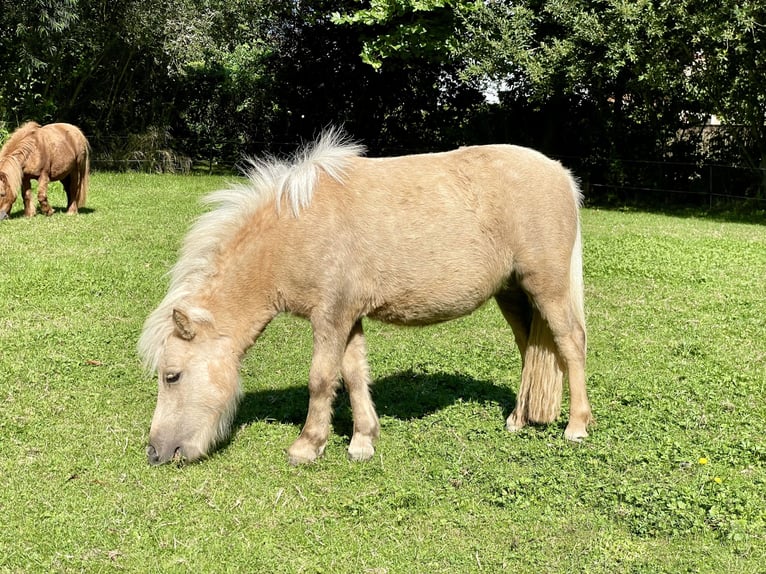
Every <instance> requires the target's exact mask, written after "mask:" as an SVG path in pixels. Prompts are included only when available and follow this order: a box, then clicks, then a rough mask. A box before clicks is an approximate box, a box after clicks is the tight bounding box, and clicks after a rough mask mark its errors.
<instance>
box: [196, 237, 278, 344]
mask: <svg viewBox="0 0 766 574" xmlns="http://www.w3.org/2000/svg"><path fill="white" fill-rule="evenodd" d="M261 239H262V238H260V237H258V238H256V240H254V241H244V242H242V241H240V242H231V245H232V246H226V245H224V246H222V249H221V252H222V253H223V252H225V251H226V250H227V249H228V252H229V254H228V255H223V254H222V255H221V256H220V257H219V260H218V261H217V262H216V263H215V265H216V267H217V269H216V272H215V273H214V274H213V275H212V276H211V278H210V280H209V281H208V282H207V283H206V285H205V287H204V288H203V290H202V306H203V307H205V308H207V309H208V310H209V311H210V312H211V313H212V314H213V317H214V318H215V324H216V328H217V329H218V330H219V331H220V332H222V333H225V334H226V336H228V337H230V338H232V339H233V340H234V341H236V344H237V346H239V347H240V349H239V350H240V351H242V352H244V351H246V350H247V349H248V348H249V347H250V346H251V345H252V344H253V343H254V342H255V341H256V339H257V338H258V337H259V336H260V334H261V333H262V332H263V330H264V329H265V328H266V326H267V325H268V324H269V323H270V322H271V320H272V319H273V318H274V317H275V316H276V315H277V313H278V312H279V308H278V305H277V289H276V286H275V284H274V280H273V274H272V271H271V258H270V253H269V250H268V249H267V248H266V247H265V245H264V244H267V243H268V242H267V241H262V240H261Z"/></svg>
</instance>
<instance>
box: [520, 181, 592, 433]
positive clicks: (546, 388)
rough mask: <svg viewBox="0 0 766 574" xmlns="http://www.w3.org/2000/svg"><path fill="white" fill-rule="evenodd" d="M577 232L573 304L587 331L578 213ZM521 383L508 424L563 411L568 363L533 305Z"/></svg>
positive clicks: (571, 283) (571, 272)
mask: <svg viewBox="0 0 766 574" xmlns="http://www.w3.org/2000/svg"><path fill="white" fill-rule="evenodd" d="M572 192H573V193H574V194H575V198H576V200H577V202H578V207H579V201H580V197H581V196H580V192H579V189H578V187H577V184H576V182H575V181H574V180H572ZM576 217H577V220H576V221H577V232H576V236H575V241H574V244H573V246H572V254H571V257H570V263H569V305H570V312H571V317H572V320H573V321H574V322H576V323H579V325H580V326H581V327H582V331H583V333H585V305H584V282H583V274H582V235H581V232H580V218H579V216H577V215H576ZM522 362H523V367H522V372H521V385H520V387H519V394H518V397H517V401H516V409H515V410H514V413H513V415H511V417H509V420H508V428H509V429H510V430H516V429H518V428H521V427H522V426H524V424H526V423H527V422H531V423H541V424H545V423H550V422H553V421H554V420H556V419H557V418H558V416H559V414H560V413H561V397H562V390H563V389H562V387H563V381H564V363H563V359H562V358H560V357H559V354H558V351H557V347H556V342H555V340H554V338H553V332H552V331H551V329H550V327H549V326H548V322H547V321H546V320H545V318H543V316H542V315H541V314H540V311H539V310H538V309H537V307H535V306H534V305H532V323H531V327H530V330H529V338H528V340H527V346H526V349H525V351H524V356H523V359H522Z"/></svg>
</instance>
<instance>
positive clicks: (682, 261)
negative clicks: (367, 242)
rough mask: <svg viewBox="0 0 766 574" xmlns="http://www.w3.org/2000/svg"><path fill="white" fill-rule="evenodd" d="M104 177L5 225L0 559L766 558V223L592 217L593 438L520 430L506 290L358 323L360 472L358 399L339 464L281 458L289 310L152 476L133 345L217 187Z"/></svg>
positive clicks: (594, 564)
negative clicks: (228, 414) (69, 205)
mask: <svg viewBox="0 0 766 574" xmlns="http://www.w3.org/2000/svg"><path fill="white" fill-rule="evenodd" d="M92 181H93V189H92V193H91V196H90V200H89V203H88V208H87V209H86V210H84V212H83V213H82V214H80V215H79V216H77V217H67V216H65V215H63V214H60V213H57V214H55V215H54V216H53V217H50V218H44V217H40V216H38V217H36V218H34V219H32V220H26V219H23V218H21V217H19V215H18V206H17V210H16V211H15V212H14V217H13V218H12V219H11V220H9V221H5V222H3V223H2V224H0V247H1V248H2V249H1V250H0V251H1V252H2V254H3V258H2V266H3V269H2V272H1V273H0V301H2V302H3V311H2V312H0V373H2V375H1V376H2V379H0V405H2V407H1V408H0V484H1V485H2V489H1V490H0V516H2V520H1V521H0V548H1V549H2V552H0V571H3V572H4V571H8V572H51V571H53V572H69V571H78V572H79V571H111V570H115V571H131V572H153V571H194V572H213V571H250V572H349V573H350V572H374V573H384V572H385V573H399V572H402V573H410V572H429V573H432V572H435V573H438V572H445V573H446V572H502V571H507V572H514V573H516V572H522V573H524V572H529V573H533V572H534V573H538V572H572V571H575V570H584V571H588V572H603V573H612V572H668V573H670V572H682V571H700V572H724V571H726V572H753V573H756V572H762V571H763V564H764V563H766V535H765V534H764V532H766V495H765V494H764V492H766V443H764V440H763V435H764V422H763V421H764V420H766V403H765V402H764V400H763V396H764V395H765V394H766V345H765V344H764V341H766V297H764V287H763V281H764V278H766V226H764V225H758V224H737V223H723V222H719V221H713V220H706V219H701V218H689V217H684V218H681V217H669V216H663V215H656V214H642V213H620V212H609V211H597V210H586V211H584V213H583V222H584V230H585V237H584V238H585V275H586V283H587V289H586V296H587V300H586V303H587V312H588V323H589V368H588V373H589V379H588V381H589V391H590V396H591V401H592V403H593V408H594V412H595V414H596V417H597V425H596V426H595V428H593V429H592V432H591V436H590V437H589V438H588V439H587V440H586V441H585V442H584V443H583V444H580V445H573V444H570V443H567V442H566V441H564V439H563V438H562V433H563V428H564V424H565V423H564V420H565V417H563V418H562V419H561V420H560V421H559V422H557V423H555V424H552V425H549V426H547V427H541V428H530V429H525V430H523V431H522V432H520V433H518V434H515V435H511V434H509V433H507V432H506V431H505V430H504V426H503V424H504V418H505V417H506V416H507V415H508V413H509V412H510V409H511V408H512V407H513V403H514V398H515V395H514V393H515V391H516V389H517V385H518V377H519V370H520V366H521V365H520V360H519V358H518V354H517V352H516V350H515V348H514V347H513V337H512V335H511V333H510V330H509V329H508V327H507V326H506V325H505V323H504V321H503V319H502V317H501V316H500V314H499V312H498V311H497V309H496V308H495V307H494V305H493V304H489V305H487V306H485V307H483V308H482V309H480V310H479V311H478V312H477V313H476V314H474V315H473V316H471V317H468V318H465V319H462V320H460V321H455V322H452V323H448V324H445V325H440V326H437V327H431V328H427V329H401V328H394V327H390V326H386V325H381V324H377V323H372V322H369V323H367V324H366V332H367V336H368V345H369V351H370V363H371V368H372V372H373V376H374V379H375V389H374V398H375V401H376V404H377V407H378V412H379V414H380V416H381V425H382V436H381V439H380V442H379V444H378V449H377V452H376V455H375V457H374V458H373V460H371V461H369V462H368V463H364V464H352V463H349V462H348V461H347V460H346V458H345V450H346V447H347V445H348V440H349V435H350V432H351V420H350V413H349V408H348V402H347V400H346V399H345V397H343V396H341V397H339V401H338V407H337V413H336V419H335V424H334V433H333V435H332V437H331V439H330V444H329V445H328V447H327V451H326V454H325V456H324V458H323V459H321V460H320V461H319V462H318V463H317V464H315V465H313V466H309V467H303V468H291V467H289V466H288V465H287V464H286V458H285V454H284V449H285V448H286V447H287V446H288V445H289V444H290V442H291V441H292V440H293V439H294V438H295V437H296V436H297V434H298V432H299V430H300V425H301V423H302V421H303V417H304V416H305V411H306V406H307V396H308V395H307V390H306V379H307V374H308V367H309V360H310V356H311V333H310V331H309V327H308V325H307V324H306V323H305V322H303V321H301V320H298V319H294V318H291V317H281V318H279V319H278V320H276V321H275V322H274V323H273V324H272V325H271V326H270V327H269V329H267V331H266V333H265V334H264V336H263V337H262V339H261V340H259V342H258V344H257V345H256V346H255V348H253V349H252V350H251V352H250V354H249V355H248V356H247V358H246V360H245V362H244V365H243V369H242V374H243V382H244V386H245V390H246V396H245V400H244V403H243V405H242V408H241V410H240V413H239V415H238V417H237V420H236V422H235V429H234V433H233V437H232V440H231V441H230V442H229V443H228V444H227V445H226V446H225V447H224V448H222V449H221V450H219V451H218V452H217V453H215V454H214V455H213V456H212V457H211V458H210V459H208V460H206V461H204V462H202V463H199V464H193V465H190V466H186V467H183V468H179V467H176V466H172V465H169V466H164V467H161V468H152V467H149V466H148V465H147V464H146V461H145V454H144V445H145V441H146V435H147V430H148V425H149V420H150V418H151V414H152V410H153V408H154V400H155V383H154V382H153V381H152V380H149V379H147V378H146V377H145V376H144V375H143V373H142V372H141V370H140V367H139V363H138V359H137V357H136V353H135V342H136V339H137V337H138V334H139V332H140V329H141V325H142V323H143V321H144V319H145V317H146V315H147V314H148V313H149V312H150V311H151V309H152V308H153V307H154V306H155V305H156V304H157V303H158V302H159V300H160V299H161V297H162V295H163V294H164V291H165V289H166V287H167V281H166V277H165V273H166V272H167V270H168V269H169V267H170V266H171V265H172V263H173V262H174V261H175V257H176V253H177V249H178V246H179V243H180V240H181V237H182V236H183V233H184V232H185V230H186V229H187V227H188V225H189V223H190V221H191V220H192V219H193V218H194V217H195V216H196V215H197V214H198V213H200V211H201V207H200V205H199V203H198V201H197V200H198V198H199V197H200V196H201V195H202V194H204V193H206V192H207V191H211V190H213V189H215V188H217V187H219V186H221V185H222V184H223V183H224V182H225V180H224V179H222V178H209V177H180V176H149V175H111V174H101V173H98V174H95V175H94V177H93V180H92ZM51 195H52V198H53V203H54V206H57V207H61V204H63V203H64V199H63V192H61V190H60V189H58V190H56V188H54V191H53V192H52V194H51ZM57 202H58V205H57ZM565 402H566V401H565ZM565 406H566V405H565Z"/></svg>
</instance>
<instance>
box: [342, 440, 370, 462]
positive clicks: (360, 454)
mask: <svg viewBox="0 0 766 574" xmlns="http://www.w3.org/2000/svg"><path fill="white" fill-rule="evenodd" d="M374 455H375V447H373V446H372V441H370V440H366V441H356V442H355V441H354V439H351V444H350V445H348V459H349V460H351V461H354V462H363V461H365V460H370V459H371V458H372V457H373V456H374Z"/></svg>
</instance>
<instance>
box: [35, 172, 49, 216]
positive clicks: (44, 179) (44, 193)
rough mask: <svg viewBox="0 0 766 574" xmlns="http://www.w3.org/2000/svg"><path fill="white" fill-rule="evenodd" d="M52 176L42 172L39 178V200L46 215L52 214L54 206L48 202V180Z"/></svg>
mask: <svg viewBox="0 0 766 574" xmlns="http://www.w3.org/2000/svg"><path fill="white" fill-rule="evenodd" d="M49 181H50V178H49V177H48V175H47V174H46V173H41V174H40V177H39V178H38V180H37V201H38V203H39V204H40V210H41V211H42V212H43V213H44V214H45V215H52V214H53V208H52V207H51V205H50V203H48V182H49Z"/></svg>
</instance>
